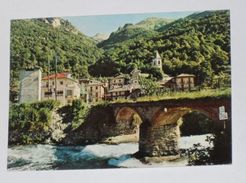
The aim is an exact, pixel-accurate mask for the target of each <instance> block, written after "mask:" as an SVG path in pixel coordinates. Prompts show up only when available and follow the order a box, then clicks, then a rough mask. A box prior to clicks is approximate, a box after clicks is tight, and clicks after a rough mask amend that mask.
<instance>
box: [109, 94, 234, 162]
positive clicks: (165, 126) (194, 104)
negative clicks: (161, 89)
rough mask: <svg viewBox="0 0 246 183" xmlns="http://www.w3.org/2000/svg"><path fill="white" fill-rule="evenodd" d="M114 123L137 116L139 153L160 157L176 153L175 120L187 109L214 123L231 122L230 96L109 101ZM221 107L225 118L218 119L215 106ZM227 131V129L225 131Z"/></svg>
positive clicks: (128, 120) (130, 119)
mask: <svg viewBox="0 0 246 183" xmlns="http://www.w3.org/2000/svg"><path fill="white" fill-rule="evenodd" d="M111 106H112V108H113V111H114V117H115V120H116V123H124V122H128V123H129V122H131V121H133V120H134V118H135V116H138V117H139V118H141V124H140V132H139V152H138V154H139V155H141V156H149V157H160V156H176V155H179V148H178V139H179V137H180V133H179V125H178V120H179V119H180V118H181V117H182V116H183V115H185V114H186V113H189V112H191V111H199V112H200V113H203V114H205V115H206V116H207V117H208V118H210V119H212V120H213V121H214V122H216V123H218V124H222V125H227V127H228V128H229V127H230V125H231V123H230V121H231V99H230V98H220V99H218V98H201V99H178V100H162V101H153V102H135V103H113V104H111ZM221 106H224V108H225V112H227V113H228V119H227V120H220V119H219V107H221ZM229 133H230V130H229Z"/></svg>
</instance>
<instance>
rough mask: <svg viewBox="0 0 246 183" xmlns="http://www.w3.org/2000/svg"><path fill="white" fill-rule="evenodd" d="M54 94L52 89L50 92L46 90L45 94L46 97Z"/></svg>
mask: <svg viewBox="0 0 246 183" xmlns="http://www.w3.org/2000/svg"><path fill="white" fill-rule="evenodd" d="M51 95H52V92H51V91H48V92H44V96H45V97H49V96H51Z"/></svg>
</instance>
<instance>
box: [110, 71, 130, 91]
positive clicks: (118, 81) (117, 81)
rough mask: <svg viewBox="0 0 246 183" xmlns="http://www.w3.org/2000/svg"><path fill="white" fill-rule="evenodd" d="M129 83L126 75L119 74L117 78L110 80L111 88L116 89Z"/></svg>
mask: <svg viewBox="0 0 246 183" xmlns="http://www.w3.org/2000/svg"><path fill="white" fill-rule="evenodd" d="M126 81H127V75H126V74H119V75H117V76H115V77H111V78H109V82H108V83H109V85H108V86H109V88H112V87H115V86H123V85H124V84H125V83H126Z"/></svg>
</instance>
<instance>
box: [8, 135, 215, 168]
mask: <svg viewBox="0 0 246 183" xmlns="http://www.w3.org/2000/svg"><path fill="white" fill-rule="evenodd" d="M208 135H209V134H206V135H196V136H188V137H181V138H180V141H179V147H180V148H181V149H188V148H190V147H192V146H193V144H195V143H200V144H201V145H203V146H205V147H209V146H211V145H210V144H209V143H208V142H206V141H205V139H206V137H207V136H208ZM137 151H138V144H137V143H122V144H118V145H109V144H95V145H87V146H53V145H25V146H14V147H10V148H9V149H8V170H13V171H23V170H64V169H65V170H67V169H98V168H136V167H162V166H187V164H188V159H187V158H182V159H180V160H177V161H172V162H162V163H158V164H157V163H151V164H144V163H142V162H141V161H139V160H138V159H136V158H134V157H132V156H131V154H134V153H135V152H137Z"/></svg>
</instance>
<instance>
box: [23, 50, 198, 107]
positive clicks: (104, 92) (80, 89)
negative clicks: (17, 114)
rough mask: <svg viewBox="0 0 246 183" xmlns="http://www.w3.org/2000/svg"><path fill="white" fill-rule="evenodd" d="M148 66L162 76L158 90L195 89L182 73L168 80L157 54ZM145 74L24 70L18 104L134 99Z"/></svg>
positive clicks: (168, 77) (135, 71)
mask: <svg viewBox="0 0 246 183" xmlns="http://www.w3.org/2000/svg"><path fill="white" fill-rule="evenodd" d="M151 65H152V66H154V67H156V68H158V69H160V71H161V72H162V73H163V77H162V79H161V80H158V81H155V82H156V83H157V84H158V87H159V88H163V89H169V90H171V91H191V90H192V89H194V87H195V75H193V74H189V73H182V74H180V75H178V76H175V77H172V76H169V75H167V74H165V73H164V71H163V70H162V58H161V57H160V54H159V53H158V51H156V52H155V58H154V59H153V60H152V62H151ZM148 76H149V74H147V73H141V71H140V70H138V69H137V68H134V69H133V70H132V71H131V73H129V74H119V75H116V76H114V77H110V78H107V79H106V80H103V81H102V80H99V79H88V78H80V79H74V78H73V77H72V74H71V73H68V72H62V73H54V74H49V75H46V76H43V74H42V70H41V69H40V68H35V69H25V70H22V71H21V73H20V95H19V103H30V102H37V101H44V100H57V101H60V103H61V104H62V105H69V104H71V103H72V101H73V100H76V99H81V100H82V101H84V102H85V103H88V104H94V103H97V102H100V101H104V100H106V101H112V100H117V99H120V98H124V99H129V98H136V97H138V96H140V95H142V94H143V91H142V87H141V84H140V82H139V80H140V78H141V77H143V78H147V77H148Z"/></svg>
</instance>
